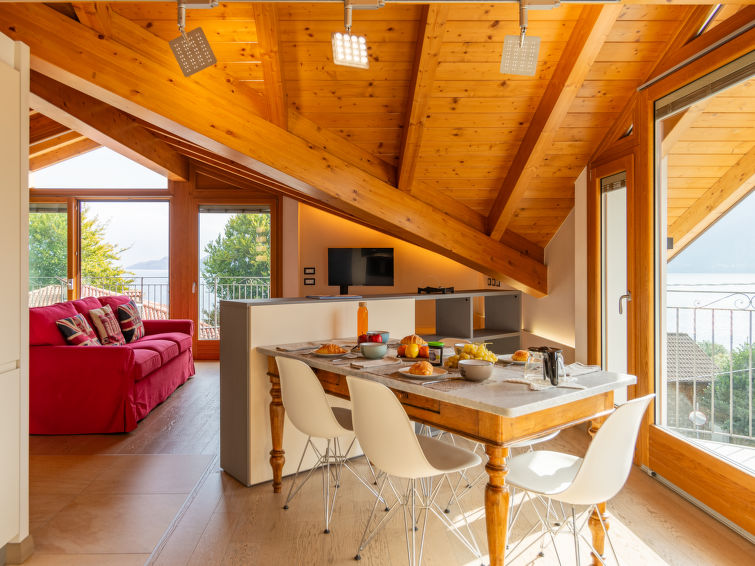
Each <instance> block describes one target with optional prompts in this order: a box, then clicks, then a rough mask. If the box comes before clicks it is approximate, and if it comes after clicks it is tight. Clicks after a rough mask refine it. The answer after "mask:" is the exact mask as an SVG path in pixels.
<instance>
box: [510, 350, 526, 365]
mask: <svg viewBox="0 0 755 566" xmlns="http://www.w3.org/2000/svg"><path fill="white" fill-rule="evenodd" d="M529 357H530V354H529V352H528V351H527V350H517V351H516V352H514V354H513V355H512V356H511V359H512V360H513V361H515V362H526V361H527V358H529Z"/></svg>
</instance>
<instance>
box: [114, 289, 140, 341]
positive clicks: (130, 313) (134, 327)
mask: <svg viewBox="0 0 755 566" xmlns="http://www.w3.org/2000/svg"><path fill="white" fill-rule="evenodd" d="M118 322H119V323H120V324H121V332H123V337H124V338H125V339H126V342H133V341H134V340H139V338H141V337H142V336H144V324H143V323H142V317H141V316H139V309H137V308H136V304H135V303H134V301H133V299H132V300H130V301H129V302H127V303H126V304H125V305H118Z"/></svg>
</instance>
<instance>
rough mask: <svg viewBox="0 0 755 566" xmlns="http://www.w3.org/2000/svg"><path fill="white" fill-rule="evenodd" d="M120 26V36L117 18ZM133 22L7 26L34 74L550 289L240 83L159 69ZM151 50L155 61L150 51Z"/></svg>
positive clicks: (508, 254)
mask: <svg viewBox="0 0 755 566" xmlns="http://www.w3.org/2000/svg"><path fill="white" fill-rule="evenodd" d="M112 23H113V29H114V37H115V33H116V32H115V29H116V27H117V26H116V25H115V24H116V14H113V18H112ZM128 23H129V22H128V21H127V20H126V21H121V22H119V24H118V25H119V26H122V32H123V34H122V35H120V36H119V38H118V40H117V41H115V40H113V39H110V38H100V37H99V36H98V35H97V34H96V33H95V32H92V31H91V30H89V29H88V28H85V27H84V26H82V25H81V24H78V23H76V22H74V21H73V20H71V19H69V18H67V17H65V16H62V15H61V14H59V13H57V12H55V11H54V10H51V9H50V8H48V7H47V6H44V5H40V4H24V5H16V6H12V7H8V6H7V5H0V29H2V31H3V33H7V34H8V35H10V36H12V37H13V38H15V39H17V40H20V41H24V42H25V43H27V44H29V45H30V47H31V50H32V53H34V56H33V57H32V66H33V67H34V68H35V69H37V70H40V71H44V72H45V73H47V74H49V75H50V76H53V77H57V78H60V79H61V80H65V81H66V82H67V83H68V84H70V85H71V86H72V87H75V88H77V89H78V90H82V91H84V92H87V93H90V94H96V96H97V97H98V98H100V99H101V100H102V101H104V102H107V103H110V104H112V105H114V106H116V107H118V108H120V109H121V110H124V111H126V112H129V113H130V114H132V115H135V116H137V117H139V118H142V119H144V120H147V121H150V122H152V123H154V124H155V125H157V126H160V127H162V128H164V129H166V130H169V131H173V132H175V133H178V134H179V135H181V136H182V137H185V138H186V139H188V140H189V141H192V142H194V143H197V144H199V145H202V146H203V147H205V148H206V149H209V150H211V151H213V152H215V153H218V154H220V155H223V156H225V157H227V158H230V159H232V160H233V161H236V162H238V163H240V164H242V165H244V166H246V167H248V168H250V169H254V170H256V171H257V172H260V173H263V174H264V175H266V176H269V177H270V178H272V179H274V180H276V181H278V182H281V183H283V184H285V185H288V186H289V187H291V188H292V189H294V190H295V191H296V192H298V193H301V194H304V195H310V196H315V197H317V196H318V195H321V194H325V195H327V196H328V197H329V198H331V199H333V200H335V201H337V202H338V208H339V209H340V210H342V211H344V212H345V213H348V214H352V215H353V216H355V217H357V218H359V219H360V220H362V221H364V222H367V223H368V224H370V225H372V226H374V227H377V228H379V229H382V230H385V231H387V232H388V233H390V234H392V235H394V236H396V237H399V238H402V239H405V240H407V241H409V242H412V243H414V244H417V245H420V246H423V247H425V248H427V249H430V250H432V251H437V252H438V253H441V254H443V255H445V256H446V257H450V258H451V259H454V260H456V261H459V262H460V263H463V264H464V265H467V266H469V267H472V268H473V269H476V270H478V271H482V272H484V273H488V274H491V275H494V276H496V277H498V278H499V279H501V280H502V281H504V282H505V283H507V284H510V285H512V286H514V287H515V288H518V289H521V290H523V291H526V292H528V293H531V294H533V295H535V296H542V295H543V294H545V293H546V292H547V270H546V267H545V266H544V265H543V264H542V263H541V262H538V261H536V260H534V259H532V258H530V257H528V256H527V255H525V254H522V253H520V252H517V251H516V250H513V249H511V248H509V247H508V246H505V245H503V244H501V243H500V242H498V241H495V240H493V239H491V238H489V237H487V236H486V235H484V234H481V233H480V232H478V231H477V230H475V229H474V228H471V227H470V226H468V225H466V224H465V223H463V222H461V221H459V220H457V219H455V218H453V217H451V216H448V215H442V214H440V213H435V212H433V211H431V210H428V207H427V206H426V205H424V204H423V203H421V202H419V201H417V200H416V199H414V198H412V197H411V196H409V195H407V194H406V193H404V192H402V191H400V190H398V189H396V188H394V187H391V186H390V185H388V184H386V183H385V182H383V181H381V180H379V179H377V178H375V177H373V176H372V175H369V174H367V173H365V172H364V171H362V170H360V169H357V168H356V167H354V166H352V165H351V164H349V163H348V162H346V161H344V160H343V159H341V158H340V157H338V156H337V155H334V154H333V153H331V152H329V151H325V150H323V149H322V148H319V147H316V146H314V145H313V144H311V143H309V142H307V141H305V140H303V139H301V138H299V137H297V136H295V135H293V134H291V133H289V132H286V131H285V130H283V129H282V128H279V127H278V126H275V125H274V124H272V123H271V122H269V121H267V120H265V119H264V118H262V117H261V116H260V114H259V113H258V112H257V111H256V109H251V108H249V105H245V104H241V103H240V101H242V100H246V98H245V97H244V96H243V95H241V94H239V93H236V92H235V90H234V89H235V86H234V84H233V81H230V80H228V81H224V82H223V81H221V82H219V83H218V82H215V81H212V82H211V83H210V84H206V82H205V80H204V78H203V77H202V73H198V74H197V76H198V77H199V78H196V79H194V78H192V79H191V80H186V79H185V78H184V77H183V76H182V75H181V74H180V70H179V69H178V67H177V65H176V64H175V61H173V62H172V63H171V65H167V64H161V60H164V56H162V55H159V53H160V52H167V51H169V49H168V46H167V43H166V42H165V41H163V40H161V39H159V38H157V37H156V36H153V35H151V34H149V33H148V32H145V33H143V34H142V33H140V31H139V30H140V29H141V28H139V26H138V25H136V24H131V25H130V26H129V25H128ZM133 28H139V29H133ZM142 31H143V30H142ZM147 36H149V37H147ZM124 42H125V43H124ZM132 44H133V45H132ZM147 53H148V54H150V56H145V55H143V54H147ZM203 72H204V71H203ZM135 85H138V89H136V88H135Z"/></svg>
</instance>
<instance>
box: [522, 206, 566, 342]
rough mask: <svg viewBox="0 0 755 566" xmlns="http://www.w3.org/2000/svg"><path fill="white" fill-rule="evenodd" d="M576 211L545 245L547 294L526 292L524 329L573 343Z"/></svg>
mask: <svg viewBox="0 0 755 566" xmlns="http://www.w3.org/2000/svg"><path fill="white" fill-rule="evenodd" d="M574 216H575V214H574V211H573V210H572V212H571V213H569V216H567V217H566V220H564V222H563V224H562V225H561V228H559V230H558V232H556V235H555V236H554V237H553V239H552V240H551V241H550V243H549V244H548V245H547V246H546V248H545V263H546V265H547V266H548V295H546V296H545V297H543V298H540V299H536V298H534V297H531V296H529V295H523V301H522V324H523V327H524V330H525V331H527V332H529V333H531V334H535V335H536V336H542V337H543V338H546V339H548V340H552V341H554V342H558V343H560V344H564V345H566V346H569V347H572V348H573V347H574V334H575V332H574V328H575V313H574V228H575V226H574V224H575V223H574Z"/></svg>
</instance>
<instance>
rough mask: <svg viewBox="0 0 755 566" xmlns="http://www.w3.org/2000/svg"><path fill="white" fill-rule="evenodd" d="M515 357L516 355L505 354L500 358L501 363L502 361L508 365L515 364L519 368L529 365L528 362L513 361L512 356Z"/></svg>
mask: <svg viewBox="0 0 755 566" xmlns="http://www.w3.org/2000/svg"><path fill="white" fill-rule="evenodd" d="M513 355H514V354H503V355H502V356H498V359H499V360H500V361H502V362H506V363H507V364H514V365H517V366H523V365H524V364H526V363H527V362H526V361H524V362H517V361H514V360H512V359H511V356H513Z"/></svg>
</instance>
